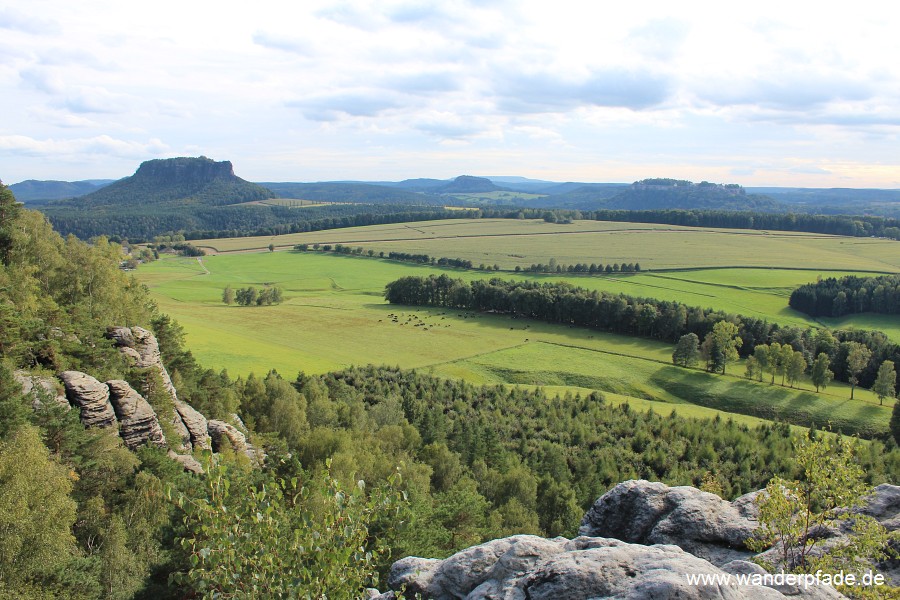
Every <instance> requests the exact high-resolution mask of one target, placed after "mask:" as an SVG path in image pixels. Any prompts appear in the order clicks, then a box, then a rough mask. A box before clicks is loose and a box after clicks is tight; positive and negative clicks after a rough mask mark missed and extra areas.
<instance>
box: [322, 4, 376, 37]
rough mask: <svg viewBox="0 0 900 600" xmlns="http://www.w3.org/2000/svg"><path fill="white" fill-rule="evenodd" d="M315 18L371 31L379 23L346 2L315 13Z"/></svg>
mask: <svg viewBox="0 0 900 600" xmlns="http://www.w3.org/2000/svg"><path fill="white" fill-rule="evenodd" d="M314 14H315V16H316V17H318V18H320V19H325V20H327V21H333V22H335V23H338V24H340V25H346V26H348V27H355V28H356V29H363V30H367V31H371V30H373V29H375V28H376V27H377V26H378V25H379V22H380V19H378V18H376V16H375V15H374V14H372V13H371V12H367V11H364V10H360V9H359V8H357V7H355V6H353V5H352V4H350V3H348V2H341V3H335V4H334V5H333V6H329V7H328V8H323V9H321V10H318V11H316V12H315V13H314Z"/></svg>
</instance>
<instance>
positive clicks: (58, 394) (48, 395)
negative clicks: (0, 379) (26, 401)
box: [13, 371, 71, 410]
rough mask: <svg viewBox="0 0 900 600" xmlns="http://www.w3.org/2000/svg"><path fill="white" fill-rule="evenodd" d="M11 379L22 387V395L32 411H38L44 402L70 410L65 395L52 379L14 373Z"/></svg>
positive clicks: (18, 372) (22, 372)
mask: <svg viewBox="0 0 900 600" xmlns="http://www.w3.org/2000/svg"><path fill="white" fill-rule="evenodd" d="M13 379H15V380H16V383H18V384H19V385H20V386H22V394H23V395H24V396H27V397H28V398H30V399H31V408H32V409H34V410H38V409H40V408H41V407H42V406H43V405H44V402H46V401H52V402H55V403H56V404H59V405H60V406H62V407H64V408H66V409H69V408H71V405H70V404H69V401H68V400H67V399H66V395H65V394H64V393H63V392H62V391H61V390H60V386H59V382H57V381H56V380H55V379H53V378H52V377H46V376H43V375H30V374H28V373H26V372H25V371H16V372H15V373H13Z"/></svg>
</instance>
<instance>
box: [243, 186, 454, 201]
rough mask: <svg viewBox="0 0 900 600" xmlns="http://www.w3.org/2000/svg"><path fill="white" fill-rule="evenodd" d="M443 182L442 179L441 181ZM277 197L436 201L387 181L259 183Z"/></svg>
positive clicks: (326, 199) (322, 199)
mask: <svg viewBox="0 0 900 600" xmlns="http://www.w3.org/2000/svg"><path fill="white" fill-rule="evenodd" d="M441 183H444V182H441ZM260 185H263V186H265V187H266V188H267V189H269V190H272V191H273V192H275V193H276V194H277V195H278V197H279V198H297V199H300V200H317V201H319V202H355V203H360V202H361V203H366V204H406V205H416V204H440V203H441V202H440V201H439V200H438V199H436V198H431V197H428V196H424V195H422V194H418V193H416V192H413V191H410V190H408V189H398V188H397V187H393V186H389V185H381V184H374V183H358V182H330V181H325V182H320V183H262V184H260Z"/></svg>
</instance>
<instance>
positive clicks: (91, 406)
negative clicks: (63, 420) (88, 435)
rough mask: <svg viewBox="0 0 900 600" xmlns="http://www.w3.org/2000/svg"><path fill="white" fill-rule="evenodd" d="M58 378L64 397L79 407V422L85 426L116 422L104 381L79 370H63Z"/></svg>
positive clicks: (100, 425)
mask: <svg viewBox="0 0 900 600" xmlns="http://www.w3.org/2000/svg"><path fill="white" fill-rule="evenodd" d="M59 378H60V379H62V381H63V385H64V386H65V388H66V398H68V400H69V402H70V403H71V404H72V405H74V406H77V407H78V408H80V409H81V423H82V424H83V425H84V426H85V427H111V426H113V425H115V424H116V413H115V411H114V410H113V407H112V404H110V402H109V388H108V387H107V386H106V384H105V383H102V382H100V381H97V380H96V379H94V378H93V377H91V376H90V375H87V374H85V373H81V372H80V371H63V372H62V373H60V374H59Z"/></svg>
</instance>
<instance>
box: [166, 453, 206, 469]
mask: <svg viewBox="0 0 900 600" xmlns="http://www.w3.org/2000/svg"><path fill="white" fill-rule="evenodd" d="M167 456H168V457H169V458H171V459H172V460H174V461H175V462H177V463H178V464H179V465H181V466H182V468H183V469H184V470H185V471H190V472H191V473H194V474H197V475H199V474H200V473H202V472H203V465H202V464H200V461H199V460H197V459H196V458H194V457H193V456H191V455H190V454H176V453H175V452H173V451H172V450H169V452H168V454H167Z"/></svg>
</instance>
